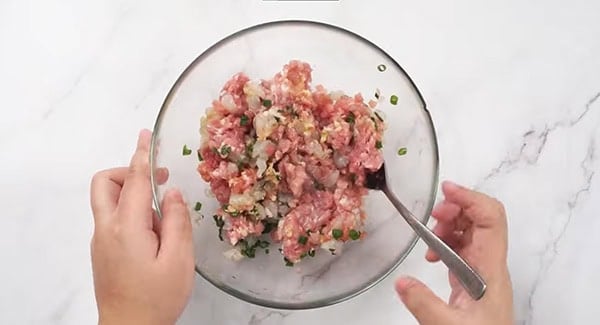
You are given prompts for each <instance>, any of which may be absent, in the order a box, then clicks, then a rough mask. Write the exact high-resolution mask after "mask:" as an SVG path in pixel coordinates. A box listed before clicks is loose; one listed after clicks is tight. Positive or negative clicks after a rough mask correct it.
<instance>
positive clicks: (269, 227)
mask: <svg viewBox="0 0 600 325" xmlns="http://www.w3.org/2000/svg"><path fill="white" fill-rule="evenodd" d="M262 223H263V225H264V226H265V229H264V230H263V231H262V233H263V234H268V233H270V232H271V231H273V230H274V229H276V228H277V224H278V221H277V220H273V219H266V220H263V221H262Z"/></svg>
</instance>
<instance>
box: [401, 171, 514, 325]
mask: <svg viewBox="0 0 600 325" xmlns="http://www.w3.org/2000/svg"><path fill="white" fill-rule="evenodd" d="M442 191H443V193H444V195H445V200H444V201H443V202H441V203H440V204H438V205H437V206H436V207H435V209H434V210H433V212H432V216H433V217H434V218H435V219H437V221H438V223H437V224H436V226H435V227H434V233H435V234H436V235H438V236H439V237H440V238H441V239H442V240H444V242H446V243H447V244H448V245H449V246H450V247H452V249H454V250H455V251H456V252H457V253H458V254H459V255H460V256H462V257H463V258H464V259H465V260H466V261H467V262H468V263H469V264H470V265H471V266H472V267H473V268H474V269H475V270H477V271H478V272H479V274H481V276H482V277H483V279H484V280H485V281H486V283H487V291H486V293H485V295H484V297H483V298H482V299H480V300H478V301H474V300H473V299H471V297H470V296H469V294H468V293H467V292H466V291H465V290H464V289H463V287H462V286H461V285H460V283H459V282H458V280H457V279H456V278H455V277H454V275H452V274H451V273H450V272H449V282H450V287H451V289H452V293H451V294H450V298H449V302H448V303H446V302H444V301H442V300H441V299H440V298H439V297H437V296H436V295H435V294H434V293H433V292H432V291H431V290H430V289H429V288H427V287H426V286H425V285H424V284H423V283H421V282H419V281H418V280H416V279H413V278H409V277H403V278H400V279H398V281H397V282H396V291H397V292H398V294H399V295H400V298H401V299H402V302H403V303H404V304H405V305H406V307H407V308H408V310H409V311H410V312H411V313H412V314H413V315H414V316H415V318H416V319H417V321H419V323H420V324H421V325H470V324H472V325H480V324H486V325H509V324H513V303H512V286H511V282H510V276H509V273H508V268H507V265H506V254H507V252H506V251H507V245H508V239H507V225H506V214H505V212H504V207H503V206H502V203H500V202H498V201H497V200H495V199H493V198H490V197H489V196H487V195H485V194H482V193H479V192H475V191H472V190H469V189H466V188H464V187H462V186H459V185H456V184H454V183H451V182H444V183H443V184H442ZM425 258H426V259H427V260H428V261H430V262H437V261H439V256H438V255H437V254H436V253H435V252H434V251H432V250H431V249H429V250H428V251H427V255H426V257H425Z"/></svg>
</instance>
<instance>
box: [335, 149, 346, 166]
mask: <svg viewBox="0 0 600 325" xmlns="http://www.w3.org/2000/svg"><path fill="white" fill-rule="evenodd" d="M333 163H334V164H335V166H336V167H337V168H344V167H346V166H348V163H349V160H348V157H346V156H344V155H342V154H340V153H339V152H337V151H336V152H334V153H333Z"/></svg>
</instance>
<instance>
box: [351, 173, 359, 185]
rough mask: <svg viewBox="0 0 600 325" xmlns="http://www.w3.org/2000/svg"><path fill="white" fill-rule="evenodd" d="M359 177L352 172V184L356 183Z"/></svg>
mask: <svg viewBox="0 0 600 325" xmlns="http://www.w3.org/2000/svg"><path fill="white" fill-rule="evenodd" d="M357 179H358V176H356V174H355V173H350V181H351V182H352V184H354V183H356V180H357Z"/></svg>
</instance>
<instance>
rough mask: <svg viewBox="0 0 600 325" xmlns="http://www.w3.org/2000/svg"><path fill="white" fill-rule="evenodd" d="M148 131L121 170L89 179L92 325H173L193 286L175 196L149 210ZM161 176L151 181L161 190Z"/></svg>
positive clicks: (187, 238)
mask: <svg viewBox="0 0 600 325" xmlns="http://www.w3.org/2000/svg"><path fill="white" fill-rule="evenodd" d="M150 136H151V133H150V131H147V130H143V131H141V132H140V136H139V139H138V144H137V149H136V151H135V154H134V155H133V158H132V160H131V164H130V165H129V167H122V168H114V169H109V170H105V171H101V172H99V173H97V174H96V175H94V178H93V179H92V186H91V205H92V210H93V213H94V223H95V229H94V236H93V238H92V242H91V254H92V268H93V273H94V287H95V291H96V302H97V304H98V314H99V323H100V324H174V323H175V322H176V321H177V319H178V318H179V315H180V314H181V313H182V311H183V309H184V307H185V305H186V303H187V301H188V299H189V296H190V294H191V290H192V285H193V281H194V253H193V244H192V226H191V222H190V218H189V213H188V209H187V205H186V204H185V202H184V201H183V197H182V195H181V193H179V191H176V190H171V191H168V192H167V193H166V194H165V198H164V200H163V202H162V205H161V211H162V213H163V219H162V220H160V219H159V218H158V217H157V215H156V212H155V211H153V209H152V191H151V185H150V167H149V161H148V160H149V149H150ZM167 177H168V172H167V171H166V170H159V172H158V173H157V179H158V181H159V182H165V181H166V179H167Z"/></svg>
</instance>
